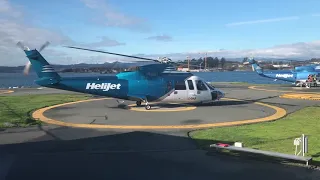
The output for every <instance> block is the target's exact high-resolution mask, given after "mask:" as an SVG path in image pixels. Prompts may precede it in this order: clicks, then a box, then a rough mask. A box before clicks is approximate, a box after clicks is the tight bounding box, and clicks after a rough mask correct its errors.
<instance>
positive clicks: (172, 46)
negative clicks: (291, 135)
mask: <svg viewBox="0 0 320 180" xmlns="http://www.w3.org/2000/svg"><path fill="white" fill-rule="evenodd" d="M319 7H320V1H318V0H295V1H279V0H268V1H266V0H264V1H262V0H255V1H254V0H223V1H222V0H197V1H191V0H190V1H185V0H183V1H182V0H175V1H172V0H170V1H169V0H153V1H146V0H55V1H44V0H29V1H26V0H0V57H1V58H0V66H16V65H24V64H25V63H26V62H27V58H26V57H25V54H24V52H23V51H22V50H21V49H19V48H18V47H17V46H16V43H17V42H19V41H21V42H23V43H24V44H25V45H28V47H29V48H30V49H35V48H36V49H39V48H40V46H41V45H42V44H44V43H45V42H46V41H49V42H50V46H48V47H47V48H45V49H44V50H43V51H41V54H42V55H43V56H44V57H45V58H46V59H47V60H48V61H49V63H52V64H74V63H104V62H113V61H130V60H129V59H128V58H123V57H118V56H113V55H107V54H101V53H95V52H87V51H81V50H76V49H69V48H66V47H64V46H77V47H83V48H91V49H99V50H105V51H109V52H115V53H122V54H128V55H140V56H143V57H149V58H158V57H164V56H165V57H170V58H171V59H172V60H182V59H186V57H187V56H189V57H190V58H199V57H204V55H205V53H207V55H208V56H213V57H219V58H221V57H225V58H227V59H228V58H243V57H246V56H254V57H265V58H268V57H269V58H312V57H319V56H320V10H319ZM131 61H132V59H131Z"/></svg>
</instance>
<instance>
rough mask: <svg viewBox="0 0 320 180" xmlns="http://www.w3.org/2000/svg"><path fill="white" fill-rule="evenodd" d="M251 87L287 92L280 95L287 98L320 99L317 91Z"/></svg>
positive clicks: (253, 87) (260, 89)
mask: <svg viewBox="0 0 320 180" xmlns="http://www.w3.org/2000/svg"><path fill="white" fill-rule="evenodd" d="M248 88H249V89H254V90H259V91H270V92H287V93H286V94H282V95H280V96H279V97H280V98H287V99H304V100H315V101H319V100H320V93H316V92H308V93H304V92H297V91H281V90H275V89H263V88H259V87H257V86H249V87H248Z"/></svg>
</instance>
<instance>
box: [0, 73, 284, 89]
mask: <svg viewBox="0 0 320 180" xmlns="http://www.w3.org/2000/svg"><path fill="white" fill-rule="evenodd" d="M193 74H194V75H196V76H199V77H201V78H203V79H204V80H205V81H207V82H247V83H254V84H290V83H288V82H284V81H273V80H272V79H268V78H264V77H261V76H259V75H258V74H257V73H255V72H252V71H230V72H195V73H193ZM60 75H61V76H63V77H74V76H108V75H107V74H99V73H61V74H60ZM36 79H37V75H36V74H35V73H30V74H29V75H28V76H25V75H24V74H23V73H0V88H9V87H21V86H23V87H39V86H38V85H37V84H35V83H34V80H36Z"/></svg>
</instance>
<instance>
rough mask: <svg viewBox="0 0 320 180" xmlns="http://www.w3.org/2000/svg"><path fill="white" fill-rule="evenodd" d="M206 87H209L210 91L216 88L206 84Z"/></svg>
mask: <svg viewBox="0 0 320 180" xmlns="http://www.w3.org/2000/svg"><path fill="white" fill-rule="evenodd" d="M206 85H207V86H208V87H209V89H210V90H214V87H213V86H212V85H211V84H209V83H206Z"/></svg>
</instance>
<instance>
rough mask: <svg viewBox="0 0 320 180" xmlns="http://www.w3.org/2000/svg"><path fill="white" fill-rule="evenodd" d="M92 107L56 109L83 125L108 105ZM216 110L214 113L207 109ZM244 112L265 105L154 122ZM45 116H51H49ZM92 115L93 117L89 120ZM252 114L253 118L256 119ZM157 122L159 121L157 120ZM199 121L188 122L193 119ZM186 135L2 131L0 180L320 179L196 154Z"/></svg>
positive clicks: (273, 97) (257, 95) (250, 94)
mask: <svg viewBox="0 0 320 180" xmlns="http://www.w3.org/2000/svg"><path fill="white" fill-rule="evenodd" d="M221 87H222V86H221ZM222 90H223V91H225V92H226V93H227V94H226V95H227V97H228V98H237V99H243V100H251V102H266V103H268V104H271V105H275V106H278V107H282V108H285V109H286V110H287V112H288V113H291V112H294V111H296V110H298V109H301V108H303V107H306V106H310V105H314V104H319V101H308V100H293V99H282V98H279V97H278V96H279V95H280V94H282V93H278V92H265V91H257V90H251V89H247V88H245V87H242V86H232V87H228V86H223V87H222ZM52 91H54V90H51V89H43V90H39V91H38V92H39V93H42V94H44V93H52ZM15 93H16V94H15ZM30 93H35V92H34V91H32V90H30V91H29V92H26V91H23V90H19V92H18V91H17V92H14V93H12V94H8V95H17V94H30ZM55 93H56V92H55ZM59 93H61V92H59ZM95 103H97V102H90V103H88V104H86V103H82V104H81V105H80V104H78V105H77V108H78V107H80V109H77V108H69V109H68V108H67V109H63V108H61V109H60V111H59V113H62V115H65V114H66V113H67V112H68V113H71V114H72V115H74V114H80V113H82V114H81V115H83V114H86V115H87V117H86V118H83V117H82V116H79V117H78V118H79V121H81V120H85V119H87V121H84V122H86V123H87V122H89V116H90V118H91V119H92V118H93V117H91V115H93V113H94V112H98V114H97V116H102V115H101V114H99V113H100V112H101V111H102V110H103V106H102V105H103V104H106V103H104V102H103V101H100V102H99V103H101V104H100V105H101V106H99V105H98V104H95ZM113 103H114V102H113ZM230 103H232V102H230ZM238 106H240V107H238ZM89 107H90V108H89ZM230 107H231V108H230ZM232 107H236V108H232ZM203 108H204V109H203ZM206 108H210V112H209V114H207V113H208V111H209V110H207V111H205V109H206ZM216 108H219V109H218V110H212V109H216ZM246 108H249V110H248V111H249V112H254V113H257V115H259V113H258V112H256V110H259V109H260V108H265V107H261V106H257V105H254V104H250V103H249V104H241V105H239V104H228V105H225V106H214V107H198V108H197V109H195V110H192V111H184V112H178V114H171V115H172V116H174V118H172V119H176V118H177V117H178V116H179V114H180V115H181V117H180V119H178V118H177V120H174V121H170V119H169V116H170V115H169V114H168V115H167V112H166V113H163V112H159V119H156V120H157V121H153V122H157V123H159V122H158V120H160V117H163V118H162V121H164V122H165V123H172V124H181V123H182V124H183V123H185V122H183V117H185V116H186V115H185V113H191V112H193V111H194V112H196V113H195V114H201V115H202V116H201V117H198V116H197V117H198V119H199V118H200V119H201V118H203V117H206V116H210V117H212V118H211V119H210V118H208V119H205V118H204V120H203V121H201V122H199V121H198V123H204V122H207V121H209V120H212V119H214V118H213V117H215V115H218V117H219V118H220V119H219V118H217V119H218V120H219V121H224V120H225V119H223V118H224V116H226V117H232V115H234V117H233V118H234V119H236V118H239V119H241V118H240V115H239V114H245V109H246ZM250 108H251V111H250ZM76 109H77V110H76ZM107 109H108V108H107ZM114 109H116V111H121V112H122V111H126V112H124V113H123V118H126V117H128V118H129V117H131V113H132V114H136V113H140V114H141V117H143V116H147V115H142V114H143V112H134V111H132V110H123V109H119V108H114ZM114 109H113V110H114ZM201 109H203V112H200V111H202V110H201ZM235 109H237V110H238V109H239V111H238V112H237V113H236V114H233V111H234V110H235ZM265 109H266V112H267V111H270V112H269V113H272V110H271V109H269V108H265ZM197 111H199V112H197ZM211 111H212V112H211ZM223 111H224V112H225V114H224V113H223ZM242 111H244V112H242ZM74 112H76V113H74ZM49 113H52V115H54V113H53V112H49ZM89 113H91V115H90V114H89ZM127 113H128V114H127ZM254 113H252V114H251V115H252V116H253V115H256V114H254ZM119 114H120V113H119ZM121 114H122V113H121ZM247 114H250V113H247ZM262 114H263V113H261V112H260V115H262ZM62 115H61V117H62ZM264 115H266V114H264ZM135 116H137V115H135ZM148 116H149V115H148ZM70 117H71V119H70ZM110 117H111V116H110ZM132 117H133V115H132ZM153 117H154V116H153V115H150V117H149V119H152V118H153ZM156 117H157V118H158V116H156ZM197 117H193V118H192V119H195V118H197ZM250 117H251V116H250ZM68 118H69V119H68ZM68 118H65V119H64V120H69V121H72V122H76V119H77V118H72V116H69V117H68ZM114 118H115V117H114ZM243 118H244V117H243ZM91 119H90V120H91ZM143 119H144V121H137V122H136V121H133V120H131V121H132V122H131V123H139V124H140V123H142V122H144V123H151V122H150V121H149V122H148V121H146V120H147V119H148V117H143ZM118 120H119V119H118ZM128 120H130V119H128ZM102 121H103V120H102ZM111 121H112V120H111ZM111 121H110V122H111ZM110 122H108V123H110ZM113 122H114V123H116V122H117V119H113ZM194 122H195V121H193V123H194ZM101 123H102V122H101ZM104 123H105V122H104ZM122 123H123V124H126V123H129V122H128V121H122ZM189 123H190V122H189ZM187 132H188V131H187V130H179V129H176V130H164V131H155V130H148V131H136V130H115V129H114V130H107V129H80V128H71V127H57V126H53V125H49V126H44V127H33V128H27V129H9V130H6V131H2V132H0V144H2V145H0V180H2V179H5V180H7V179H8V180H15V179H22V178H27V179H33V180H35V179H78V180H81V179H89V178H90V179H212V178H215V179H246V180H247V179H259V180H263V179H282V180H284V179H288V180H295V179H320V171H317V170H311V169H307V168H304V167H293V166H288V165H283V164H279V163H271V162H262V161H257V160H252V159H251V160H249V159H243V158H235V157H229V156H222V155H218V154H213V155H212V154H210V155H209V154H207V152H206V151H202V150H199V149H197V147H196V145H195V143H194V142H193V141H192V140H191V139H190V138H188V137H187Z"/></svg>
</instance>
